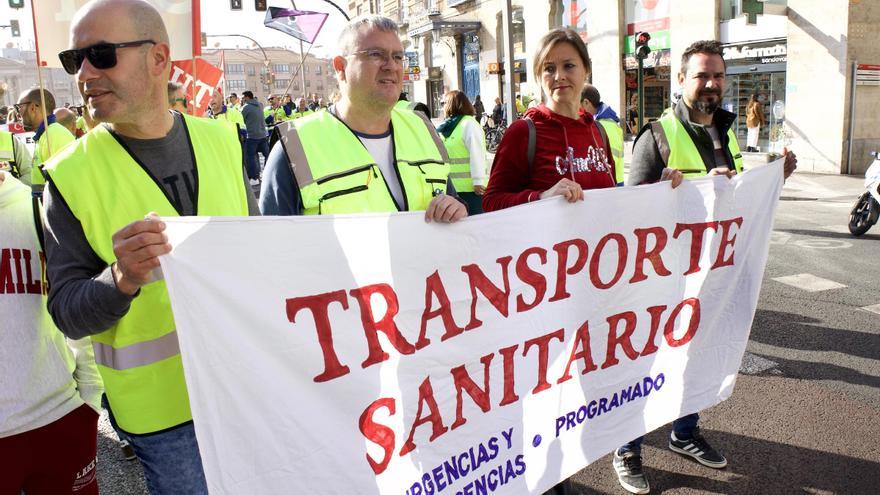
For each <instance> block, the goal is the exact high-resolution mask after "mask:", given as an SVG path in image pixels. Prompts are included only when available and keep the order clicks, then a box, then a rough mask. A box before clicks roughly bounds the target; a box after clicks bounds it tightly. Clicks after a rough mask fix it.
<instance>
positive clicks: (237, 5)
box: [229, 0, 241, 10]
mask: <svg viewBox="0 0 880 495" xmlns="http://www.w3.org/2000/svg"><path fill="white" fill-rule="evenodd" d="M229 8H230V9H232V10H241V0H229Z"/></svg>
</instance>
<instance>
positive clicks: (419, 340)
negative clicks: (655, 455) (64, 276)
mask: <svg viewBox="0 0 880 495" xmlns="http://www.w3.org/2000/svg"><path fill="white" fill-rule="evenodd" d="M781 171H782V165H781V162H776V163H774V164H772V165H770V166H765V167H760V168H756V169H754V170H751V171H749V172H747V173H745V174H742V175H740V176H738V177H736V178H735V179H733V180H728V179H726V178H706V179H702V180H695V181H688V182H685V183H684V184H683V185H682V186H681V187H679V188H678V189H675V190H673V189H671V188H670V186H669V184H668V183H662V184H656V185H651V186H642V187H628V188H623V189H605V190H595V191H588V192H587V193H586V199H585V201H583V202H581V203H577V204H568V203H565V202H563V201H562V200H560V199H558V198H557V199H552V200H547V201H542V202H538V203H533V204H529V205H523V206H520V207H517V208H511V209H509V210H505V211H502V212H498V213H491V214H485V215H480V216H477V217H473V218H468V219H467V220H465V221H463V222H460V223H458V224H454V225H440V224H435V223H431V224H428V223H425V221H424V219H423V213H420V212H416V213H408V214H395V215H363V216H337V217H299V218H250V219H242V218H182V219H177V218H168V219H165V221H166V222H167V225H168V229H167V232H168V235H169V238H170V242H171V243H172V245H173V246H174V250H173V252H172V253H171V254H169V255H168V256H165V257H163V259H162V266H163V270H164V274H165V279H166V282H167V283H168V288H169V292H170V294H171V300H172V306H173V308H174V312H175V320H176V322H177V326H178V333H179V341H180V346H181V351H182V353H183V362H184V368H185V370H186V378H187V383H188V384H189V394H190V399H191V403H192V410H193V415H194V418H195V427H196V434H197V436H198V439H199V446H200V450H201V454H202V460H203V462H204V467H205V473H206V476H207V479H208V485H209V487H210V490H211V493H215V494H218V493H230V494H232V493H236V494H238V493H248V494H251V493H256V494H264V493H265V494H271V493H346V494H348V493H358V494H395V495H432V494H475V493H498V494H513V493H540V492H541V491H543V490H545V489H547V488H549V487H551V486H552V485H554V484H555V483H557V482H558V481H560V480H562V479H565V478H567V477H569V476H571V475H572V474H574V473H575V472H577V471H578V470H580V469H582V468H583V467H584V466H585V465H587V464H588V463H590V462H592V461H594V460H596V459H598V458H599V457H601V456H603V455H605V454H606V453H608V452H610V451H611V450H612V449H614V448H615V447H618V446H619V445H621V444H622V443H625V442H626V441H629V440H631V439H633V438H635V437H637V436H639V435H642V434H644V433H646V432H649V431H651V430H653V429H655V428H657V427H659V426H661V425H663V424H665V423H668V422H670V421H672V420H674V419H676V418H678V417H680V416H682V415H685V414H689V413H692V412H695V411H699V410H701V409H704V408H706V407H709V406H711V405H713V404H716V403H718V402H720V401H721V400H724V399H726V398H727V397H729V396H730V394H731V393H732V391H733V385H734V382H735V380H736V375H737V370H738V368H739V365H740V362H741V360H742V356H743V352H744V351H745V347H746V342H747V340H748V335H749V329H750V326H751V322H752V318H753V315H754V311H755V307H756V305H757V300H758V293H759V291H760V287H761V279H762V274H763V271H764V266H765V263H766V259H767V251H768V245H769V234H770V231H771V228H772V223H773V215H774V212H775V209H776V205H777V198H778V196H779V192H780V190H781V187H782V174H781Z"/></svg>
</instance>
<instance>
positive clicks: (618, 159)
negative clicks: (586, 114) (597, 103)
mask: <svg viewBox="0 0 880 495" xmlns="http://www.w3.org/2000/svg"><path fill="white" fill-rule="evenodd" d="M596 122H598V123H599V124H600V125H601V126H602V128H604V129H605V134H606V135H607V136H608V145H609V146H611V156H613V157H614V180H615V182H617V183H618V184H622V183H623V181H624V173H623V166H624V164H623V129H621V128H620V125H618V124H617V122H615V121H613V120H611V119H601V120H597V121H596Z"/></svg>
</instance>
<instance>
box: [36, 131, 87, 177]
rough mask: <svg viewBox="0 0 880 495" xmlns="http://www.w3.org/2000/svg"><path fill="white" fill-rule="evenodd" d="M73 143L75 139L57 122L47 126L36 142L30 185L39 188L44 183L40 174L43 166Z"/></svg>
mask: <svg viewBox="0 0 880 495" xmlns="http://www.w3.org/2000/svg"><path fill="white" fill-rule="evenodd" d="M74 141H76V137H74V135H73V134H71V133H70V131H68V130H67V128H66V127H64V126H63V125H61V124H59V123H58V122H53V123H52V124H49V127H47V128H46V130H45V132H43V135H42V136H40V140H39V141H37V147H36V150H35V153H34V164H33V168H31V185H33V186H37V187H38V188H39V187H41V186H42V185H43V184H45V183H46V179H44V178H43V173H42V166H43V164H45V163H46V161H47V160H49V158H52V157H53V156H54V155H55V154H56V153H58V152H59V151H61V150H62V149H64V148H65V147H66V146H67V145H68V144H70V143H72V142H74Z"/></svg>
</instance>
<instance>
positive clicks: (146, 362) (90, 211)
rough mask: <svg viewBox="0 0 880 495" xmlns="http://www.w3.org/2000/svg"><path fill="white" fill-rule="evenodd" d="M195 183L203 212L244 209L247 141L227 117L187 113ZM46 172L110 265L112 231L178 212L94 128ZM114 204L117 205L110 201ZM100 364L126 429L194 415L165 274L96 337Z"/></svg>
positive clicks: (102, 130)
mask: <svg viewBox="0 0 880 495" xmlns="http://www.w3.org/2000/svg"><path fill="white" fill-rule="evenodd" d="M176 118H183V122H184V124H185V132H186V133H187V135H188V140H187V141H188V142H189V143H191V146H192V148H191V150H189V149H186V150H181V152H183V153H186V152H191V153H192V156H193V159H194V165H195V168H196V174H195V175H196V177H197V179H198V183H197V184H194V185H193V187H194V189H195V191H197V193H196V194H197V195H198V196H197V198H195V210H196V213H197V214H199V215H206V216H226V215H238V216H245V215H247V212H248V209H247V196H246V191H245V186H244V181H243V179H242V170H241V158H242V155H241V146H240V144H239V142H238V136H237V134H236V132H235V131H234V130H233V129H234V128H235V126H233V125H231V124H228V123H226V122H223V121H215V120H209V119H201V118H197V117H190V116H188V115H184V116H182V117H176ZM46 170H47V172H48V174H49V177H50V178H51V180H52V182H53V183H54V184H55V186H56V188H57V189H58V191H59V193H60V194H61V196H62V197H63V198H64V200H65V202H66V203H67V205H68V206H69V207H70V209H71V211H72V212H73V214H74V216H75V217H76V218H77V219H78V220H79V221H80V224H81V225H82V228H83V233H84V234H85V236H86V239H87V240H88V242H89V245H90V246H91V248H92V250H93V251H94V252H95V253H96V254H97V255H98V256H99V257H100V258H101V259H102V260H103V261H104V262H105V263H106V264H107V265H110V264H112V263H113V262H114V261H116V258H115V256H114V254H113V245H112V236H113V233H115V232H116V231H118V230H119V229H120V228H122V227H124V226H125V225H128V224H129V223H131V222H133V221H135V220H139V219H142V218H143V216H144V212H146V211H156V212H157V213H158V214H159V215H160V216H168V217H173V216H178V212H177V210H176V209H175V207H174V206H173V203H172V201H171V200H170V199H169V198H168V196H166V194H167V193H166V191H165V190H164V189H163V188H161V187H160V186H158V185H157V184H156V182H154V180H153V179H152V178H151V177H150V175H149V173H148V172H147V171H146V170H145V169H144V168H142V166H141V165H140V164H138V162H136V161H135V159H133V158H132V157H131V155H130V154H129V153H128V152H127V151H126V149H125V148H124V147H123V145H122V143H121V142H119V141H117V138H116V137H115V136H113V135H112V134H111V133H110V132H109V130H108V129H107V127H105V126H97V127H96V128H95V129H93V130H92V131H91V132H89V133H88V134H86V135H85V136H83V137H82V138H81V139H80V140H79V141H77V142H76V144H74V145H71V146H69V147H68V148H66V149H64V150H62V151H61V152H60V153H58V154H57V155H56V156H54V157H53V158H52V159H51V160H49V162H48V163H47V164H46ZM111 205H112V206H111ZM92 342H93V347H94V348H95V351H96V352H95V354H96V361H97V362H98V369H99V371H100V372H101V376H102V378H103V379H104V387H105V389H106V393H107V398H108V400H109V401H110V405H111V407H112V408H113V414H114V416H115V418H116V421H117V423H118V425H119V426H120V428H122V429H123V430H125V431H127V432H130V433H136V434H143V433H151V432H156V431H160V430H164V429H167V428H170V427H173V426H176V425H179V424H182V423H185V422H187V421H190V420H191V419H192V414H191V413H190V409H189V397H188V394H187V391H186V383H185V381H184V377H183V364H182V362H181V358H180V351H179V349H178V347H177V335H176V333H175V326H174V319H173V316H172V313H171V304H170V301H169V298H168V292H167V290H166V288H165V282H164V281H161V280H160V281H157V282H153V283H151V284H148V285H145V286H143V287H141V291H140V294H139V295H138V297H136V298H134V299H133V300H132V303H131V306H130V307H129V310H128V312H127V313H126V314H125V316H123V317H122V318H121V319H120V320H119V321H118V322H117V323H116V324H115V325H114V326H113V327H111V328H110V329H109V330H107V331H105V332H101V333H99V334H97V335H93V336H92Z"/></svg>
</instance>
